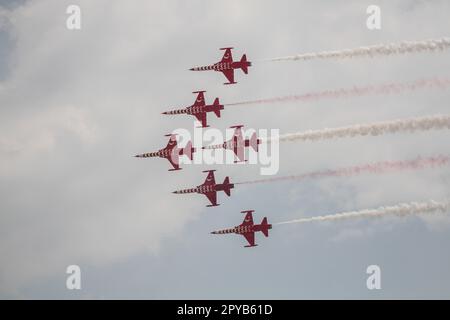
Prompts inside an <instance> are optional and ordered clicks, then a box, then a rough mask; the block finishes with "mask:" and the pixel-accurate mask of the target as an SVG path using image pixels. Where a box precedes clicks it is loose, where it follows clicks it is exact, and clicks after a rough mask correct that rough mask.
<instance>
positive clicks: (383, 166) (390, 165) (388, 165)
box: [235, 155, 450, 184]
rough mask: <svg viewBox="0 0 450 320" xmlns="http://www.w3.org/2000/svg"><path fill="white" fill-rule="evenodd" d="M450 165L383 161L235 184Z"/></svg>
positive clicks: (448, 160)
mask: <svg viewBox="0 0 450 320" xmlns="http://www.w3.org/2000/svg"><path fill="white" fill-rule="evenodd" d="M448 164H450V157H449V156H443V155H439V156H436V157H428V158H421V157H418V158H416V159H413V160H405V161H382V162H376V163H372V164H366V165H361V166H354V167H348V168H340V169H337V170H324V171H316V172H311V173H305V174H300V175H291V176H285V177H275V178H268V179H260V180H253V181H244V182H238V183H235V184H256V183H269V182H278V181H286V180H297V181H298V180H306V179H314V178H325V177H350V176H355V175H359V174H364V173H372V174H379V173H386V172H397V171H403V170H416V169H425V168H435V167H442V166H445V165H448Z"/></svg>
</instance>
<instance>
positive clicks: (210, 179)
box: [203, 171, 216, 186]
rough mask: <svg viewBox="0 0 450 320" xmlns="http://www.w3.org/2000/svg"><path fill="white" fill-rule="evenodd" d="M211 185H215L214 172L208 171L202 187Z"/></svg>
mask: <svg viewBox="0 0 450 320" xmlns="http://www.w3.org/2000/svg"><path fill="white" fill-rule="evenodd" d="M211 184H216V179H215V177H214V171H209V173H208V175H207V176H206V179H205V183H203V185H204V186H209V185H211Z"/></svg>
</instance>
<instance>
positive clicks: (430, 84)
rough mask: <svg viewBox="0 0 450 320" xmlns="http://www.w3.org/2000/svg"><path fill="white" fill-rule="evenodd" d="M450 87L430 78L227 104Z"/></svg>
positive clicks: (449, 83) (446, 82) (328, 97)
mask: <svg viewBox="0 0 450 320" xmlns="http://www.w3.org/2000/svg"><path fill="white" fill-rule="evenodd" d="M449 85H450V79H448V78H438V77H434V78H429V79H419V80H415V81H412V82H397V83H395V82H394V83H388V84H381V85H369V86H362V87H357V86H355V87H353V88H341V89H335V90H325V91H318V92H311V93H305V94H301V95H290V96H282V97H273V98H267V99H257V100H249V101H242V102H235V103H229V104H226V105H227V106H241V105H251V104H265V103H274V102H292V101H299V102H311V101H317V100H322V99H339V98H352V97H361V96H366V95H387V94H400V93H403V92H414V91H416V90H420V89H447V88H448V87H449Z"/></svg>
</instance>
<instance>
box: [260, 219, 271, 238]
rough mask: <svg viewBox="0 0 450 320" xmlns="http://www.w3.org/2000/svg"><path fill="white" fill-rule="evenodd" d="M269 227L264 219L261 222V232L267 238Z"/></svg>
mask: <svg viewBox="0 0 450 320" xmlns="http://www.w3.org/2000/svg"><path fill="white" fill-rule="evenodd" d="M269 226H270V225H269V224H268V223H267V217H264V219H263V220H262V221H261V227H262V228H261V232H262V233H263V234H264V235H265V236H266V237H268V236H269V229H270V227H269Z"/></svg>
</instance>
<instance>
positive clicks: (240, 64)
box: [135, 47, 272, 247]
mask: <svg viewBox="0 0 450 320" xmlns="http://www.w3.org/2000/svg"><path fill="white" fill-rule="evenodd" d="M232 49H233V48H232V47H227V48H221V49H220V50H225V52H224V54H223V57H222V60H220V61H219V62H217V63H214V64H212V65H207V66H203V67H194V68H191V69H190V70H192V71H206V70H214V71H218V72H222V73H223V74H224V76H225V77H226V78H227V80H228V82H226V83H224V84H225V85H229V84H235V83H237V82H236V81H235V80H234V71H235V70H236V69H241V70H242V71H243V72H244V73H245V74H248V67H250V66H251V65H252V64H251V62H250V61H247V56H246V55H245V54H244V55H242V58H241V60H239V61H233V56H232V52H231V50H232ZM205 92H206V91H204V90H202V91H194V92H193V93H194V94H197V97H196V99H195V101H194V103H193V104H192V105H190V106H187V107H184V108H179V109H174V110H171V111H165V112H162V114H165V115H178V114H188V115H192V116H194V117H195V118H196V119H197V120H198V121H199V122H200V124H201V128H207V127H209V125H208V121H207V114H208V113H214V114H215V115H216V116H217V117H218V118H220V116H221V111H222V110H224V105H223V104H221V103H220V101H219V98H215V99H214V101H213V103H212V104H206V102H205V94H204V93H205ZM242 127H243V125H235V126H232V127H230V128H233V129H234V134H233V137H232V138H231V139H230V140H228V141H225V142H223V143H221V144H218V145H211V146H206V147H202V149H219V148H223V149H226V150H232V151H233V152H234V154H235V156H236V158H237V159H236V160H235V161H234V162H235V163H237V162H245V161H247V160H245V155H244V153H245V148H246V147H251V148H253V149H254V150H255V151H256V152H258V145H259V144H261V140H260V139H258V137H257V136H256V133H253V134H252V135H251V137H250V138H248V139H244V137H243V134H242ZM166 136H167V137H170V138H169V142H168V143H167V146H166V147H165V148H163V149H160V150H158V151H155V152H149V153H144V154H138V155H136V156H135V157H138V158H153V157H159V158H165V159H167V160H168V161H169V162H170V164H171V165H172V167H173V168H172V169H169V171H178V170H181V169H182V168H181V167H180V165H179V159H180V157H182V156H186V157H187V158H189V159H190V160H193V154H194V152H196V148H194V147H193V146H192V142H191V141H188V142H187V143H186V145H185V146H184V147H183V148H180V147H179V146H178V142H177V135H176V134H167V135H166ZM215 171H216V170H205V171H203V172H204V173H208V175H207V176H206V179H205V182H204V183H203V184H201V185H198V186H196V187H195V188H190V189H183V190H178V191H174V192H173V193H175V194H186V193H198V194H203V195H205V196H206V197H207V198H208V200H209V202H210V203H211V204H209V205H207V207H217V206H219V205H220V204H219V203H217V193H218V192H219V191H223V192H224V193H225V194H226V195H227V196H230V195H231V189H233V188H234V184H233V183H231V182H230V178H229V177H226V178H225V179H224V181H223V183H216V180H215V176H214V172H215ZM253 212H254V210H246V211H242V213H245V214H246V215H245V219H244V221H243V222H242V223H241V224H240V225H238V226H236V227H234V228H229V229H223V230H217V231H213V232H211V233H212V234H227V233H236V234H240V235H242V236H244V237H245V239H246V240H247V242H248V245H246V246H245V247H255V246H257V244H256V243H255V232H259V231H261V232H262V233H263V234H264V235H265V236H266V237H268V236H269V229H271V228H272V225H271V224H269V223H268V222H267V218H266V217H264V218H263V220H262V222H261V224H254V223H253Z"/></svg>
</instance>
